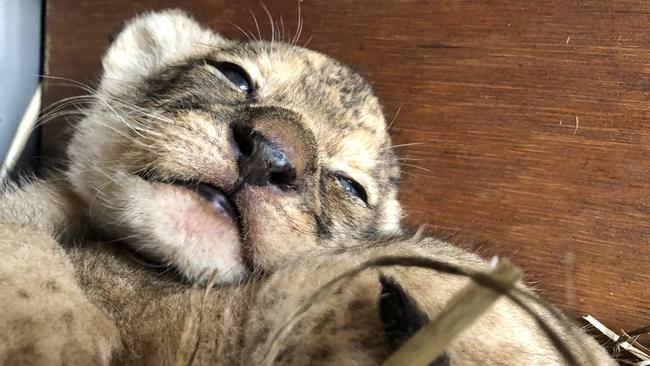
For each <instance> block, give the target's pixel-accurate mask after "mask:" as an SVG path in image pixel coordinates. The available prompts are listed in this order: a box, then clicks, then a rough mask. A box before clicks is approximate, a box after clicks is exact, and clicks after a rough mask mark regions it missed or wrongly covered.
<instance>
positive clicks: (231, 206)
mask: <svg viewBox="0 0 650 366" xmlns="http://www.w3.org/2000/svg"><path fill="white" fill-rule="evenodd" d="M170 184H173V185H175V186H179V187H184V188H186V189H189V190H190V191H192V192H194V193H196V194H198V195H199V196H201V197H203V199H205V200H206V201H208V203H210V205H211V206H212V207H213V208H214V209H215V210H217V211H219V212H221V213H222V214H224V215H225V216H227V217H229V218H230V219H231V220H232V221H234V222H235V223H237V225H238V226H240V225H241V215H240V214H239V210H238V209H237V206H236V205H235V203H234V202H233V201H232V200H231V199H230V197H229V196H228V195H227V194H226V192H224V191H223V190H222V189H219V188H217V187H215V186H213V185H211V184H207V183H184V182H173V183H170ZM240 229H241V228H240ZM240 231H241V230H240Z"/></svg>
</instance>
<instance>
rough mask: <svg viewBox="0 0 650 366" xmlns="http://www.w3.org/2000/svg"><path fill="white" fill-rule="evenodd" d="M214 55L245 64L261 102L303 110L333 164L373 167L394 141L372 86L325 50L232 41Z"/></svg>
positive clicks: (301, 112)
mask: <svg viewBox="0 0 650 366" xmlns="http://www.w3.org/2000/svg"><path fill="white" fill-rule="evenodd" d="M212 57H215V58H220V59H222V60H225V61H231V62H234V63H237V64H239V65H240V66H242V67H243V68H244V69H245V70H246V71H247V72H248V73H249V75H250V76H251V78H252V79H253V80H254V82H255V83H256V84H257V85H256V86H257V88H258V97H259V103H260V104H268V105H274V106H280V107H283V108H287V109H291V110H293V111H295V112H298V113H300V114H301V115H302V116H303V118H304V119H305V121H304V123H306V124H309V125H310V127H311V130H312V131H313V133H314V134H315V135H316V138H317V139H318V141H319V142H320V144H321V146H322V147H323V148H324V149H325V150H326V152H327V154H326V155H327V156H328V157H329V158H330V159H331V160H332V161H333V162H347V163H349V164H351V165H358V166H353V168H358V169H361V170H368V169H370V168H372V167H374V166H375V165H376V161H377V160H378V159H383V154H382V152H383V149H384V147H385V146H386V145H389V144H390V141H389V140H388V134H387V133H386V121H385V118H384V114H383V110H382V108H381V105H380V104H379V101H378V100H377V98H376V97H375V96H374V94H373V91H372V88H371V87H370V85H369V84H368V83H367V82H366V81H365V80H364V79H363V78H362V77H361V76H360V75H359V74H357V73H356V72H355V71H354V70H352V69H351V68H350V67H348V66H345V65H343V64H341V63H339V62H337V61H336V60H333V59H331V58H329V57H327V56H325V55H323V54H320V53H318V52H315V51H311V50H307V49H304V48H300V47H295V46H291V45H287V44H284V43H268V42H252V43H238V44H233V45H229V46H226V47H223V48H220V49H218V50H215V53H214V54H213V55H212Z"/></svg>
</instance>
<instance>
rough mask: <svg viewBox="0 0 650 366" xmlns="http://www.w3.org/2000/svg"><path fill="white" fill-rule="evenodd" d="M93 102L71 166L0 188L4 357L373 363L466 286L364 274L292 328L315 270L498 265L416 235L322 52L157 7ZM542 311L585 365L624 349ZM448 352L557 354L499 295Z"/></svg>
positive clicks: (421, 274) (346, 78)
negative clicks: (237, 36)
mask: <svg viewBox="0 0 650 366" xmlns="http://www.w3.org/2000/svg"><path fill="white" fill-rule="evenodd" d="M84 100H86V101H89V104H88V107H87V109H85V110H84V117H83V118H82V119H81V120H80V121H79V122H78V123H77V124H76V126H75V131H74V138H73V139H72V141H71V143H70V145H69V147H68V157H69V167H68V169H67V171H66V172H65V174H62V175H61V176H52V177H50V178H48V179H45V180H38V181H32V182H29V183H24V184H22V186H18V185H8V186H6V187H5V188H4V193H2V200H1V201H0V305H1V306H0V308H1V309H2V312H1V313H0V362H1V363H2V364H7V365H18V364H21V365H22V364H33V365H57V364H66V365H88V364H103V365H108V364H151V365H161V364H241V365H257V364H272V363H273V364H305V365H307V364H310V365H311V364H329V365H343V364H345V365H371V364H381V363H383V362H384V361H385V360H386V358H387V357H388V356H389V355H390V354H392V353H393V352H394V351H395V350H396V349H398V348H399V347H400V345H402V344H403V343H404V342H405V341H406V340H407V339H408V338H409V337H410V336H411V335H413V334H414V333H415V332H416V331H417V330H418V329H419V328H420V327H422V326H423V325H424V324H426V322H427V321H428V320H429V319H431V318H432V317H434V316H435V315H436V314H437V313H438V312H439V311H440V310H441V308H442V307H443V306H444V304H445V303H446V302H447V300H448V299H449V298H450V297H451V296H452V294H454V293H455V292H456V291H457V290H458V289H460V288H461V287H462V286H463V285H464V284H466V283H467V281H468V280H467V279H463V278H461V277H458V276H452V275H449V274H441V273H436V272H433V271H430V270H424V269H414V268H410V267H409V268H407V267H399V268H397V267H388V268H383V269H381V271H378V270H376V269H369V270H366V271H364V272H362V273H361V274H359V275H358V276H356V277H355V278H354V279H353V280H352V281H351V282H349V283H347V284H344V285H341V287H340V288H338V289H337V290H336V291H334V292H332V293H330V294H329V295H328V296H325V297H324V298H321V299H318V301H315V302H314V303H313V304H311V306H309V309H308V310H307V311H306V313H305V314H304V316H303V317H302V318H300V320H299V321H297V322H296V323H295V324H294V325H293V328H292V329H291V331H290V332H288V333H281V332H280V330H281V329H282V327H283V326H284V324H286V322H287V321H289V320H290V319H291V318H292V316H293V315H294V312H295V310H296V309H298V308H300V307H301V306H302V305H303V304H304V303H305V302H306V301H310V300H309V299H310V298H311V295H312V294H313V293H314V292H315V291H317V290H318V289H319V288H321V286H322V285H323V284H324V283H326V282H327V281H328V280H330V279H333V278H335V277H336V276H338V275H340V274H342V273H344V272H346V271H347V270H350V269H352V268H355V267H356V266H357V265H358V264H359V263H362V262H364V261H368V260H371V259H373V258H379V257H383V256H387V255H390V256H414V255H415V256H419V257H426V258H431V259H435V260H437V261H444V262H447V263H450V264H453V265H456V266H462V267H463V268H467V269H470V270H481V269H485V268H487V265H486V263H485V262H484V261H483V260H481V259H480V258H478V257H476V256H475V255H473V254H471V253H468V252H465V251H463V250H461V249H458V248H456V247H454V246H452V245H450V244H447V243H445V242H442V241H438V240H435V239H430V238H420V237H417V236H410V237H405V236H403V235H404V233H403V229H402V226H401V223H400V220H401V215H402V214H401V209H400V206H399V204H398V202H397V201H396V193H397V184H398V182H399V168H398V162H397V158H396V156H395V155H394V153H393V150H392V149H391V142H390V138H389V136H388V134H387V132H386V123H385V119H384V114H383V112H382V109H381V106H380V104H379V103H378V101H377V99H376V98H375V97H374V95H373V94H372V90H371V88H370V87H369V86H368V84H367V83H366V82H365V81H364V80H363V79H362V78H361V77H359V76H358V75H357V74H356V73H355V72H354V71H352V69H350V68H349V67H346V66H343V65H341V64H339V63H338V62H336V61H334V60H332V59H330V58H328V57H326V56H324V55H321V54H319V53H316V52H313V51H309V50H306V49H303V48H300V47H296V46H294V45H290V44H287V43H283V42H262V41H253V42H246V43H242V42H234V41H230V40H226V39H224V38H222V37H220V36H219V35H217V34H216V33H213V32H211V31H209V30H207V29H204V28H202V27H201V26H199V25H198V24H197V23H196V22H194V21H193V20H192V19H191V18H190V17H189V16H187V15H186V14H184V13H182V12H179V11H163V12H158V13H149V14H146V15H143V16H140V17H138V18H136V19H134V20H132V21H130V22H129V23H128V24H127V25H126V27H125V28H124V30H123V31H122V32H121V33H120V34H119V35H118V37H117V39H116V40H115V41H114V42H113V44H112V45H111V46H110V48H109V50H108V52H107V53H106V55H105V56H104V58H103V75H102V78H101V82H100V84H99V86H98V88H97V90H96V91H90V95H88V96H87V97H85V99H84ZM122 244H125V245H122ZM143 264H144V265H143ZM161 269H162V271H161ZM170 271H171V272H174V273H176V274H178V276H170V275H169V274H166V272H170ZM179 279H183V280H180V281H179ZM187 282H191V283H194V284H199V285H204V284H206V283H207V284H209V285H211V284H212V283H213V282H214V283H218V284H220V285H221V286H217V287H214V288H212V287H211V286H202V288H201V289H199V287H197V286H188V284H187ZM517 288H519V289H520V290H521V291H523V292H525V293H530V291H529V290H528V289H527V288H526V287H525V286H524V285H517ZM529 301H530V300H529ZM533 308H534V309H535V311H536V312H537V313H538V315H539V316H541V318H543V319H545V321H546V323H547V324H549V325H550V326H551V327H552V328H553V329H554V331H555V332H556V333H559V334H560V337H561V339H562V341H563V342H564V343H565V344H566V346H567V347H568V348H569V349H570V350H571V353H572V354H573V355H574V359H575V360H576V361H577V363H581V364H596V363H597V364H603V365H606V364H614V362H613V361H611V360H610V359H609V357H608V356H607V354H606V353H605V352H604V350H603V349H601V348H600V347H599V346H598V345H597V344H596V343H595V342H594V341H593V340H592V339H590V338H589V337H588V336H586V335H585V334H584V333H583V332H582V331H580V330H579V329H577V328H575V327H574V326H572V325H571V326H566V325H565V324H566V320H564V319H563V318H562V317H558V316H554V315H553V311H552V310H550V312H549V310H548V309H546V308H543V307H540V306H537V305H534V306H533ZM448 364H451V365H475V364H486V365H488V364H489V365H497V364H498V365H521V364H529V365H542V364H543V365H550V364H565V359H564V358H563V357H562V356H561V354H560V353H558V351H556V347H554V346H553V344H552V342H550V341H549V340H547V338H546V335H545V333H544V332H543V331H542V329H540V327H539V326H538V324H537V323H536V322H535V321H534V320H533V318H531V317H530V316H529V315H527V314H526V313H525V312H524V311H523V310H521V309H520V308H519V307H517V306H516V305H514V304H513V303H512V302H510V301H509V300H505V299H502V300H499V301H498V302H497V304H496V305H495V306H494V307H493V308H492V309H491V310H490V311H488V312H487V313H486V314H485V315H484V316H483V317H481V318H480V319H479V320H478V321H477V322H476V323H475V324H474V325H472V326H471V327H470V329H468V330H467V331H466V332H465V333H463V335H462V336H461V337H460V338H458V339H456V340H455V341H454V342H453V343H452V344H451V345H450V346H449V347H448V349H447V350H446V352H445V353H444V354H443V355H441V356H440V357H438V359H436V360H432V363H431V365H448Z"/></svg>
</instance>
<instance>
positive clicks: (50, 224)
mask: <svg viewBox="0 0 650 366" xmlns="http://www.w3.org/2000/svg"><path fill="white" fill-rule="evenodd" d="M39 186H40V187H39ZM45 187H46V186H45V185H44V184H42V183H36V184H31V185H28V186H27V187H25V188H24V189H22V190H17V189H14V190H12V191H10V192H5V193H4V194H0V309H1V311H0V364H2V365H63V364H65V365H107V364H109V361H110V356H111V353H112V352H113V351H114V350H115V349H117V348H118V347H119V345H120V339H119V333H118V331H117V328H116V327H115V325H114V324H113V322H111V321H110V320H109V319H108V318H107V317H106V315H105V314H103V313H102V312H101V311H100V310H99V309H98V308H96V307H95V306H94V305H92V304H91V303H90V302H89V301H88V300H87V299H86V297H85V295H84V294H83V292H82V291H81V289H80V288H79V286H78V285H77V283H76V279H75V271H74V268H73V266H72V264H71V263H70V260H69V259H68V258H67V257H66V254H65V252H64V249H63V248H62V247H61V245H60V244H59V243H58V242H57V241H56V240H54V238H53V236H54V235H53V234H52V232H59V233H63V231H64V230H61V229H60V228H59V224H62V223H64V222H65V221H66V220H67V219H65V218H66V217H68V218H69V216H67V215H66V212H65V209H64V208H65V207H66V205H60V203H61V202H62V201H56V200H60V199H62V198H63V197H62V196H60V195H57V194H56V193H57V192H56V190H51V189H49V187H48V189H45ZM39 188H40V189H39ZM59 193H60V192H59ZM53 202H56V204H54V203H53ZM57 206H58V208H60V210H59V209H57ZM39 208H40V209H39Z"/></svg>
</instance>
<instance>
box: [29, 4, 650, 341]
mask: <svg viewBox="0 0 650 366" xmlns="http://www.w3.org/2000/svg"><path fill="white" fill-rule="evenodd" d="M47 3H48V9H47V42H46V46H47V48H46V73H47V74H48V75H52V76H58V77H67V78H72V79H74V80H78V81H82V82H85V83H91V84H92V83H93V82H94V81H95V80H96V79H97V77H98V73H99V59H100V56H101V54H102V52H103V51H104V49H105V48H106V47H107V45H108V35H109V34H110V33H111V32H112V31H113V30H114V29H116V28H117V27H118V26H119V25H120V22H121V21H122V20H123V19H126V18H129V17H131V16H133V15H135V14H137V13H138V12H142V11H145V10H149V9H160V8H166V7H172V6H176V5H177V4H178V3H179V2H178V1H172V0H156V1H154V0H146V1H145V0H142V1H137V2H132V1H126V0H114V1H110V2H107V1H100V0H50V1H48V2H47ZM266 5H267V6H268V8H269V9H270V11H271V13H272V15H273V17H274V18H275V19H276V21H279V19H280V17H282V19H283V23H284V25H285V29H295V26H296V20H297V14H296V13H297V2H296V1H289V2H286V1H283V2H276V1H267V2H266ZM183 7H184V8H186V9H187V10H190V11H192V12H193V13H194V14H195V16H196V17H197V19H198V20H200V21H201V22H203V23H205V24H208V25H211V26H212V27H214V28H215V29H217V30H218V31H220V32H221V33H222V34H224V35H225V36H227V37H234V38H243V37H244V36H243V35H242V34H241V33H240V32H239V30H237V28H236V27H235V26H234V25H233V24H236V25H238V26H240V27H242V28H243V29H246V30H248V31H252V32H254V33H256V34H257V31H256V28H255V25H254V22H253V20H252V18H251V15H250V13H249V8H250V9H251V10H252V11H253V12H254V13H255V14H256V16H257V18H258V21H259V24H260V28H261V32H262V33H263V36H265V37H267V38H268V37H269V36H270V31H269V23H268V20H267V19H266V16H265V14H264V12H263V10H262V7H261V6H260V3H259V2H258V1H257V0H245V1H237V2H234V1H225V0H189V1H184V2H183ZM302 17H303V19H304V23H305V25H304V31H303V34H302V37H301V41H300V42H299V43H301V44H302V43H304V42H305V41H306V40H307V39H309V38H311V41H310V43H309V47H310V48H313V49H316V50H319V51H322V52H324V53H327V54H329V55H332V56H334V57H336V58H338V59H340V60H342V61H343V62H346V63H348V64H351V65H353V66H354V67H355V68H356V69H357V70H359V72H360V73H361V74H363V75H364V76H365V77H367V78H368V79H369V80H370V82H371V83H372V84H373V85H374V86H375V88H376V92H377V94H378V95H379V97H380V98H381V100H382V101H383V103H384V105H385V106H386V113H387V115H388V116H389V117H391V118H392V116H394V115H395V114H396V112H397V111H398V110H400V113H399V115H398V116H397V118H396V121H395V123H394V125H393V127H392V129H391V131H392V134H393V136H394V140H395V143H397V144H404V143H414V142H418V143H420V144H417V145H409V146H404V147H400V148H398V151H399V152H400V154H401V156H402V157H404V158H406V159H408V160H404V161H403V162H404V171H405V174H406V176H407V177H406V180H405V183H404V185H403V194H402V196H401V198H402V200H403V202H404V203H405V206H406V209H407V211H408V214H409V221H410V222H412V223H423V222H424V223H428V224H429V227H430V228H431V229H432V230H442V231H445V232H451V233H457V234H458V235H457V239H456V240H458V241H461V242H462V243H464V245H467V246H469V247H472V248H478V249H480V250H481V251H482V252H483V253H484V254H486V255H493V254H499V255H502V256H508V257H510V258H511V259H512V260H513V262H514V263H516V264H517V265H519V266H521V267H522V268H524V269H525V270H526V272H527V278H528V279H529V280H532V281H534V282H535V283H536V286H537V287H538V288H539V289H540V290H541V291H542V292H543V293H544V294H545V295H546V296H547V297H548V298H549V299H551V300H552V301H553V302H555V303H556V304H558V305H559V306H560V307H562V308H563V309H565V310H567V311H569V312H571V313H572V314H574V315H582V314H587V313H589V314H592V315H594V316H595V317H596V318H598V319H599V320H601V321H602V322H604V323H605V324H607V325H608V326H610V327H612V328H623V327H624V328H628V329H630V328H635V327H639V326H642V325H647V324H650V306H648V303H649V301H650V286H649V285H648V284H649V283H650V250H649V249H648V242H649V239H650V199H649V198H648V196H649V193H650V190H649V188H650V154H649V152H650V150H649V143H650V130H649V127H650V113H649V112H648V111H649V110H650V103H649V102H650V98H649V96H648V91H649V90H650V66H648V65H650V31H647V28H648V24H650V4H648V3H647V2H642V1H616V2H612V1H608V0H593V1H568V0H566V1H534V2H522V1H514V0H511V1H481V2H475V1H466V2H465V1H451V0H450V1H415V0H410V1H406V0H404V1H390V2H389V1H382V2H377V1H375V0H357V1H349V0H347V1H346V0H332V1H327V2H325V1H319V2H317V1H303V2H302ZM59 84H61V83H60V82H50V83H48V87H47V92H46V100H47V101H48V102H53V101H56V100H59V99H61V98H64V97H66V96H70V95H74V94H78V93H79V92H80V91H78V90H76V89H74V88H66V87H63V86H61V85H59ZM64 124H65V123H63V122H61V121H58V122H54V123H51V124H48V125H46V126H45V128H44V131H43V143H42V145H43V151H44V154H45V156H46V157H50V158H52V157H54V158H56V157H60V156H61V155H60V153H61V150H62V146H63V141H64V137H65V136H64V134H63V133H62V131H63V128H62V126H63V125H64ZM407 164H411V165H417V166H418V167H414V166H411V165H407ZM459 238H463V239H459Z"/></svg>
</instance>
